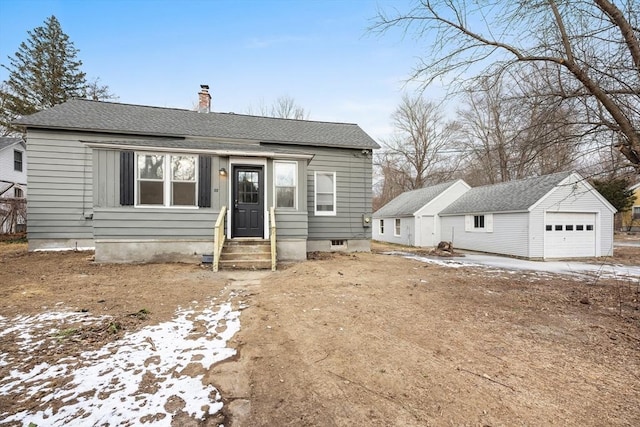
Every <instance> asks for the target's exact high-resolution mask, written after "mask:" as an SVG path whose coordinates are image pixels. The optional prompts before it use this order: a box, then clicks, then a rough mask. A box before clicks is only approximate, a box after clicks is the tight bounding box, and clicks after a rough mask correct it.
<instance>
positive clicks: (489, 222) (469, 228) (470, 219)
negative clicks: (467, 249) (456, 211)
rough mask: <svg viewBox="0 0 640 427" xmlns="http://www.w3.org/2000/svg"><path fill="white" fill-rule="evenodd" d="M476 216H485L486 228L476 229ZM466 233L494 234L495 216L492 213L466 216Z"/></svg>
mask: <svg viewBox="0 0 640 427" xmlns="http://www.w3.org/2000/svg"><path fill="white" fill-rule="evenodd" d="M476 216H484V227H483V228H475V227H474V224H475V222H474V221H475V220H474V217H476ZM464 231H466V232H468V233H493V214H492V213H477V214H470V215H465V216H464Z"/></svg>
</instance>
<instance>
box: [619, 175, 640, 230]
mask: <svg viewBox="0 0 640 427" xmlns="http://www.w3.org/2000/svg"><path fill="white" fill-rule="evenodd" d="M629 190H630V191H632V192H633V197H634V200H635V201H634V202H633V206H632V207H631V210H629V211H626V212H621V217H622V231H637V230H638V229H640V182H638V183H637V184H634V185H632V186H631V187H629Z"/></svg>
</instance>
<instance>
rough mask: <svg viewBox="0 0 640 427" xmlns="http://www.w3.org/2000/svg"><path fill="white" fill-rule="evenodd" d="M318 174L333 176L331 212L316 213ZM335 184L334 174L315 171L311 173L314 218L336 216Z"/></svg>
mask: <svg viewBox="0 0 640 427" xmlns="http://www.w3.org/2000/svg"><path fill="white" fill-rule="evenodd" d="M318 174H323V175H333V211H318ZM336 184H337V183H336V173H335V172H328V171H315V172H314V173H313V196H314V197H313V210H314V212H315V215H316V216H336V215H337V214H338V206H337V194H336V188H337V185H336Z"/></svg>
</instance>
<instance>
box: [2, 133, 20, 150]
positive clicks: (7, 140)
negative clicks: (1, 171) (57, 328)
mask: <svg viewBox="0 0 640 427" xmlns="http://www.w3.org/2000/svg"><path fill="white" fill-rule="evenodd" d="M21 141H22V138H15V137H9V136H3V137H0V150H4V149H5V148H7V147H10V146H12V145H13V144H16V143H19V142H21Z"/></svg>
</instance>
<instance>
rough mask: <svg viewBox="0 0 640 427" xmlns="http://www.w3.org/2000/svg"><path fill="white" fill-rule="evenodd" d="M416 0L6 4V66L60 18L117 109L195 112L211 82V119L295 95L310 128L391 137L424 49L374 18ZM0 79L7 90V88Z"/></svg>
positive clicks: (23, 0)
mask: <svg viewBox="0 0 640 427" xmlns="http://www.w3.org/2000/svg"><path fill="white" fill-rule="evenodd" d="M410 3H411V1H410V0H377V1H376V0H317V1H302V0H299V1H294V0H264V1H259V0H236V1H232V0H230V1H222V0H221V1H205V0H182V1H177V0H174V1H169V0H165V1H161V0H111V1H80V0H49V1H45V0H0V16H2V17H3V19H2V25H1V26H0V63H2V64H8V62H9V61H8V59H7V56H13V55H14V53H15V52H16V51H17V49H18V46H19V44H20V43H21V42H22V41H24V40H26V39H27V37H28V36H27V31H28V30H31V29H33V28H35V27H38V26H41V25H43V23H44V21H45V19H46V18H47V17H49V16H50V15H55V16H56V17H57V18H58V20H59V21H60V23H61V25H62V29H63V31H64V32H65V33H66V34H67V35H69V37H70V39H71V40H72V41H73V42H74V44H75V47H76V48H78V49H79V50H80V53H79V58H80V59H81V60H82V61H83V70H84V71H85V72H86V73H87V76H88V77H89V78H90V79H92V78H95V77H100V80H101V83H103V84H107V85H108V86H109V87H110V88H111V91H112V92H114V93H115V94H116V95H117V96H119V99H118V102H124V103H132V104H143V105H154V106H166V107H177V108H192V107H193V106H194V104H195V103H196V101H197V92H198V90H199V85H200V84H209V86H210V87H211V92H212V96H213V99H212V109H213V110H214V111H220V112H228V111H233V112H236V113H246V112H247V109H248V108H249V107H250V106H253V107H254V109H255V108H256V107H257V106H258V105H259V104H260V102H261V100H263V101H264V103H266V104H270V103H271V102H272V101H274V100H275V99H276V98H277V97H278V96H281V95H288V96H290V97H293V98H294V99H295V100H296V101H297V103H298V104H300V105H301V106H303V107H304V108H305V110H307V111H309V112H310V114H311V116H310V118H311V119H313V120H328V121H340V122H354V123H358V124H359V125H360V126H361V127H362V128H363V129H364V130H365V131H367V132H368V133H369V134H370V135H371V136H373V137H374V138H376V139H379V138H383V137H386V136H388V134H389V132H390V130H391V125H390V115H391V113H392V112H393V110H394V109H395V107H396V106H397V105H398V103H399V101H400V97H401V95H402V92H403V90H404V91H407V90H410V89H409V88H408V87H406V86H405V80H406V79H407V77H408V76H409V74H410V72H411V69H412V67H413V66H414V65H415V63H416V57H417V56H419V55H421V54H422V49H421V46H420V43H419V42H416V41H415V40H414V39H412V38H411V37H406V38H403V37H402V34H401V32H400V31H395V32H391V33H388V34H386V35H384V36H378V35H374V34H371V33H369V32H368V31H367V27H368V26H369V25H371V23H372V19H373V18H374V17H375V15H376V11H377V9H378V8H383V9H390V8H394V7H395V8H398V9H401V10H406V9H408V8H409V6H410ZM7 74H8V73H7V71H6V70H5V69H3V68H1V69H0V80H5V79H6V78H7Z"/></svg>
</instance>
